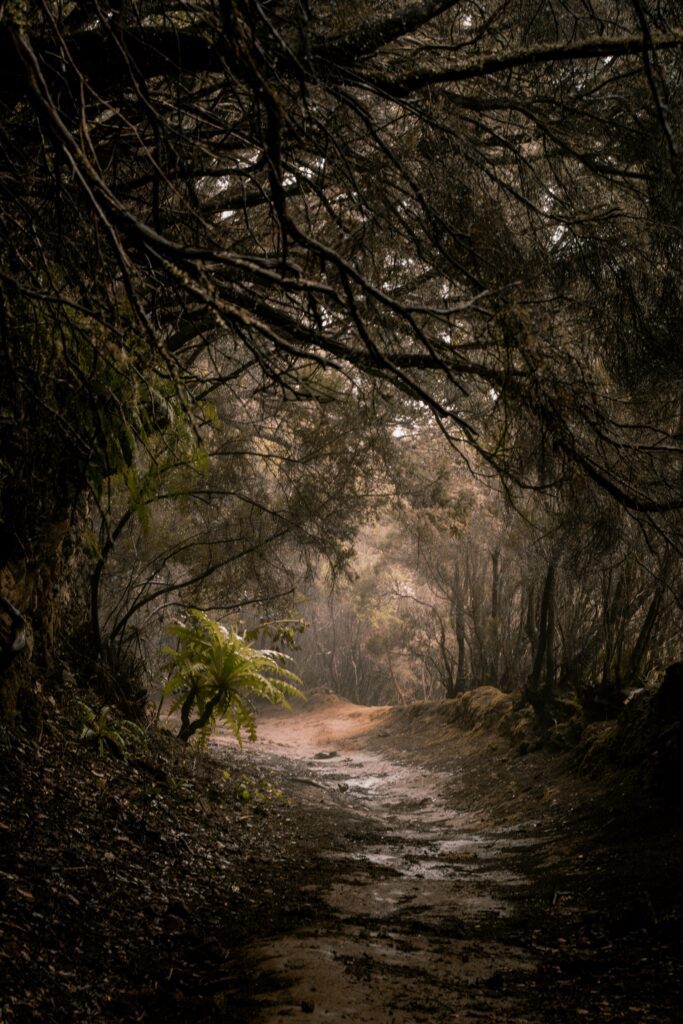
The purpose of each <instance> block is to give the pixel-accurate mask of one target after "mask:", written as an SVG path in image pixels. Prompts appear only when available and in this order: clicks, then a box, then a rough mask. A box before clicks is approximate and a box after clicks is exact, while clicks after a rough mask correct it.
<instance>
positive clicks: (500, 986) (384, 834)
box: [248, 705, 543, 1024]
mask: <svg viewBox="0 0 683 1024" xmlns="http://www.w3.org/2000/svg"><path fill="white" fill-rule="evenodd" d="M380 715H381V713H380V712H377V711H372V710H370V709H360V708H356V707H354V706H353V705H346V706H343V707H341V708H339V707H335V708H334V709H329V708H328V709H323V711H321V712H319V713H317V714H316V713H310V712H309V713H302V714H298V715H296V716H295V717H293V718H288V719H285V718H279V717H277V718H271V719H267V720H266V721H265V722H264V723H263V724H262V726H261V731H260V742H259V744H258V746H259V750H260V754H259V756H260V758H263V759H265V760H266V762H267V763H269V764H270V765H271V766H273V767H275V768H276V769H279V770H280V771H285V772H286V773H287V774H288V775H289V776H290V777H293V779H294V784H295V785H297V784H298V785H299V786H301V787H302V788H304V787H305V788H307V789H308V790H309V791H310V794H311V798H312V799H314V800H316V801H318V802H319V804H320V806H321V809H322V808H325V807H330V806H331V805H332V806H334V808H335V810H336V811H337V813H340V812H343V816H345V818H346V821H345V823H344V825H343V826H342V828H343V831H344V832H345V833H346V835H345V837H343V838H342V837H341V836H340V840H342V841H341V842H340V844H339V847H340V848H337V849H323V850H320V852H319V855H320V857H321V858H322V859H323V860H324V861H327V862H328V868H331V871H329V870H328V871H327V872H325V877H326V879H327V880H328V881H327V885H326V887H325V891H324V892H323V893H322V894H320V893H318V895H319V896H321V898H322V905H319V909H318V911H317V913H316V915H315V916H314V918H313V919H312V920H308V921H305V922H304V923H303V924H302V925H301V926H299V927H298V928H296V929H295V930H294V931H292V932H290V933H289V934H286V935H278V936H274V937H272V938H269V939H268V940H266V941H264V942H260V943H258V944H257V945H253V946H252V947H251V948H250V949H249V950H248V958H249V961H250V965H251V970H252V973H253V975H254V976H255V977H256V979H257V981H256V988H257V989H260V990H261V991H260V994H259V996H258V998H257V1000H256V1008H255V1014H254V1018H253V1019H254V1021H255V1022H258V1024H269V1022H271V1021H272V1022H274V1021H280V1020H291V1021H298V1020H302V1021H303V1020H318V1019H319V1020H324V1021H326V1022H329V1024H336V1022H341V1021H353V1022H358V1024H360V1022H369V1024H370V1022H371V1024H382V1022H385V1021H386V1022H391V1024H414V1022H417V1021H423V1020H425V1021H426V1020H429V1021H443V1022H446V1021H448V1022H449V1024H450V1022H456V1021H457V1022H462V1024H468V1022H473V1021H481V1020H482V1019H488V1020H492V1019H494V1015H495V1018H496V1019H505V1020H517V1021H522V1020H524V1021H528V1022H529V1024H531V1022H534V1021H536V1020H539V1021H540V1020H542V1019H543V1018H542V1017H536V1016H534V1015H530V1009H529V1006H528V1002H529V1001H528V999H527V998H526V991H527V988H528V979H529V977H530V976H532V975H534V974H535V973H536V972H537V968H538V960H537V957H536V956H535V955H534V953H533V951H532V949H531V948H530V945H529V941H528V939H529V938H530V937H531V936H529V935H528V934H526V932H525V925H526V923H527V919H528V906H527V904H528V899H529V885H530V881H529V879H528V878H527V877H525V875H524V874H523V873H522V872H521V871H520V869H519V864H520V861H521V859H522V858H521V856H520V855H521V854H522V853H524V851H530V850H532V849H534V848H536V847H538V846H539V844H540V843H541V840H540V839H539V836H538V831H537V822H535V821H527V822H525V823H523V824H518V825H516V826H507V827H502V828H497V829H495V828H490V827H488V828H487V827H485V826H484V825H483V820H482V815H481V814H476V813H473V812H472V811H459V810H458V809H457V807H454V806H453V805H452V802H451V801H449V800H448V799H447V798H446V795H445V794H446V793H447V792H448V789H449V787H450V786H452V783H453V777H452V774H451V773H445V772H438V771H434V770H426V769H424V768H419V767H416V766H414V765H410V766H407V765H401V764H397V763H396V762H395V761H393V760H392V759H391V758H389V757H387V756H385V755H383V754H381V753H377V752H374V751H371V750H369V749H367V747H366V745H365V743H366V738H367V735H368V734H369V733H370V732H371V731H372V730H373V727H374V728H375V730H376V727H377V723H378V716H380ZM380 734H381V733H380ZM325 755H327V756H325ZM344 839H345V840H346V841H344ZM349 846H351V849H349ZM354 847H355V848H354ZM330 883H331V884H330ZM316 889H317V886H316V884H315V883H313V885H312V886H311V890H312V891H316ZM523 919H524V920H523ZM493 1004H495V1005H493Z"/></svg>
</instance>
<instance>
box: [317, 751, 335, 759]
mask: <svg viewBox="0 0 683 1024" xmlns="http://www.w3.org/2000/svg"><path fill="white" fill-rule="evenodd" d="M313 757H314V759H315V760H316V761H329V760H330V758H331V757H339V754H338V753H337V751H336V750H319V751H318V753H317V754H314V755H313Z"/></svg>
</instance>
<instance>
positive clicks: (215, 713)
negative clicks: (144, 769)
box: [164, 609, 301, 745]
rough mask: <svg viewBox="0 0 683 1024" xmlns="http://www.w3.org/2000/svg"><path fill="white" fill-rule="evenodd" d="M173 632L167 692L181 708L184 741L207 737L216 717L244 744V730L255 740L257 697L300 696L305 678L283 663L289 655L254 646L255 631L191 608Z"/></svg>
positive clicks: (280, 700)
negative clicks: (240, 629) (241, 630)
mask: <svg viewBox="0 0 683 1024" xmlns="http://www.w3.org/2000/svg"><path fill="white" fill-rule="evenodd" d="M267 626H268V623H264V625H263V627H262V629H266V628H267ZM169 632H170V633H172V634H173V636H175V637H176V638H177V646H176V647H175V648H171V647H166V648H165V649H164V650H165V653H166V654H167V655H168V663H167V664H168V668H169V671H170V676H169V679H168V682H167V683H166V686H165V687H164V695H165V696H167V697H172V698H173V699H172V703H171V712H174V711H180V720H181V725H180V730H179V732H178V737H179V738H180V739H182V740H184V741H185V742H187V741H188V740H189V739H191V737H192V736H194V735H195V733H199V739H200V743H205V742H206V740H207V738H208V736H209V734H210V732H211V730H212V729H213V728H214V726H215V724H216V720H217V719H220V720H221V721H223V722H225V724H226V725H227V726H228V728H229V729H230V730H231V731H232V732H233V733H234V735H235V737H236V738H237V740H238V741H239V743H240V745H241V743H242V733H243V732H245V733H246V734H247V736H248V737H249V739H250V740H254V739H255V738H256V719H255V716H254V707H253V703H252V702H253V699H254V698H263V699H265V700H267V701H269V702H270V703H271V704H281V705H285V706H288V698H290V697H299V696H301V692H300V689H299V686H300V685H301V679H300V678H299V677H298V676H297V675H295V674H294V672H290V671H289V670H288V669H286V668H285V667H284V665H283V661H284V660H285V658H286V655H284V654H280V653H279V652H278V651H272V650H258V649H256V648H254V647H252V645H251V643H252V641H253V640H254V639H255V636H254V631H251V632H250V633H248V634H247V633H244V634H242V633H238V632H237V631H236V630H229V629H226V628H225V626H221V625H220V624H219V623H218V622H215V621H214V620H213V619H211V618H209V616H208V615H205V614H204V612H200V611H197V610H196V609H192V610H191V611H190V618H189V621H188V622H186V623H182V622H179V623H176V625H174V626H171V627H170V629H169ZM193 715H194V716H195V717H194V718H193V717H192V716H193Z"/></svg>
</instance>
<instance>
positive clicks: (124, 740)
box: [76, 700, 145, 760]
mask: <svg viewBox="0 0 683 1024" xmlns="http://www.w3.org/2000/svg"><path fill="white" fill-rule="evenodd" d="M76 703H77V704H78V709H79V712H80V715H81V721H82V723H83V726H82V729H81V732H80V734H79V739H80V740H81V742H82V743H90V744H92V745H93V746H96V747H97V752H98V754H99V755H100V757H102V756H103V755H104V753H105V752H109V753H111V754H114V756H115V757H122V758H123V759H124V760H126V756H127V752H128V746H129V744H131V743H133V744H135V745H138V744H141V743H144V740H145V735H144V733H143V731H142V729H141V728H140V726H139V725H136V724H135V722H128V721H116V720H115V719H114V718H113V716H112V709H111V708H110V707H109V705H108V704H105V705H104V707H102V708H101V709H100V710H99V711H98V712H95V711H93V709H92V708H91V707H90V706H89V705H88V704H84V703H83V701H80V700H79V701H77V702H76Z"/></svg>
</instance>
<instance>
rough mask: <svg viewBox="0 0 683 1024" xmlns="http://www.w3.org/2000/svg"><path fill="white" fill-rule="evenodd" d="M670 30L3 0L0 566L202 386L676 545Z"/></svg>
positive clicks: (449, 14) (33, 547)
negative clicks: (382, 406) (494, 478)
mask: <svg viewBox="0 0 683 1024" xmlns="http://www.w3.org/2000/svg"><path fill="white" fill-rule="evenodd" d="M682 48H683V22H682V21H681V16H680V11H679V6H678V5H677V4H675V3H666V2H657V3H654V2H651V0H632V2H628V3H623V2H616V0H594V2H586V0H551V2H548V3H544V4H542V5H539V4H537V3H531V2H528V3H527V2H519V3H517V2H515V3H510V2H509V0H491V2H488V0H484V2H470V0H459V2H458V0H451V2H448V0H415V2H413V3H406V2H394V0H374V2H372V3H371V4H369V5H368V4H363V5H361V4H360V3H355V2H353V3H346V4H343V5H330V4H326V3H318V2H316V0H272V2H264V0H261V2H259V0H196V2H195V0H188V2H175V3H169V4H166V3H164V4H160V3H158V2H156V0H130V2H128V0H123V2H120V3H116V4H114V3H111V4H109V3H104V2H94V3H85V4H81V3H79V4H76V3H70V2H62V0H42V2H40V3H38V4H35V5H28V4H25V3H22V2H21V0H13V2H6V3H5V4H3V5H2V7H1V8H0V54H1V55H2V60H1V62H0V69H1V70H0V105H1V107H2V115H3V116H2V133H3V136H2V143H3V144H2V148H1V150H2V151H1V155H0V199H1V200H2V202H1V209H0V254H1V255H2V260H1V261H0V300H1V308H0V312H1V319H0V324H1V338H2V342H1V343H2V353H3V373H2V377H1V379H0V399H1V405H2V415H1V417H0V481H1V482H0V502H1V506H0V533H1V540H2V550H3V554H2V566H3V567H9V568H10V569H11V572H12V573H13V577H14V579H15V580H16V579H17V578H18V574H19V575H20V572H19V570H18V568H17V567H18V566H21V565H24V566H25V565H26V562H27V560H28V561H29V562H31V560H33V563H40V564H49V563H50V559H53V558H54V557H56V556H55V551H57V549H58V548H59V550H60V557H63V555H64V551H63V547H61V548H60V545H62V540H63V536H64V532H65V531H66V530H68V524H69V523H73V518H74V515H75V514H77V513H78V509H79V508H80V507H81V506H80V505H79V502H80V501H81V500H82V496H83V495H84V494H88V493H89V495H90V502H91V503H93V502H94V503H95V505H96V506H97V507H98V508H99V509H100V515H101V521H102V522H104V523H105V525H106V527H107V529H109V530H111V529H115V520H114V519H112V514H111V508H110V506H111V500H110V499H111V493H110V492H111V480H112V478H113V476H114V475H115V474H116V473H122V472H126V471H127V470H128V469H130V467H133V468H134V469H135V470H136V472H139V471H140V468H141V467H142V468H143V469H144V472H147V471H148V468H149V466H150V465H152V466H155V465H157V464H158V463H159V461H160V460H162V461H163V459H164V458H167V456H168V455H169V453H170V457H171V460H172V458H173V453H174V452H177V451H178V450H180V449H182V450H186V449H187V446H188V445H190V446H191V445H192V444H193V443H194V442H197V441H199V440H200V439H201V438H203V437H204V438H205V436H206V431H207V429H208V430H209V431H210V430H211V429H212V412H211V406H212V400H213V398H214V397H215V396H216V395H217V394H218V393H219V392H220V391H221V389H224V390H225V389H227V393H229V394H233V393H236V392H237V391H239V389H243V390H247V391H249V393H250V394H251V395H252V396H254V398H255V399H256V398H257V400H258V401H259V402H260V401H264V400H266V399H267V400H271V399H270V398H268V396H272V400H273V401H275V400H277V401H281V400H283V399H285V400H288V401H291V402H293V403H297V402H298V403H300V402H302V401H305V402H313V403H315V404H316V405H317V406H319V407H320V408H324V407H326V406H329V405H330V404H331V403H334V402H335V401H337V400H338V399H339V394H340V389H341V391H343V393H344V395H345V400H346V401H351V402H353V400H354V397H355V396H359V395H360V394H361V393H363V394H364V395H365V396H366V403H367V404H368V406H369V404H370V403H371V402H372V401H376V402H379V403H382V402H391V401H394V403H395V406H394V408H395V409H398V407H399V406H400V407H401V410H400V412H396V413H395V415H396V416H397V417H399V418H400V417H401V416H403V417H405V419H406V421H409V420H410V419H411V418H416V417H419V416H420V415H422V414H423V413H424V412H425V411H427V412H429V413H430V414H431V415H432V416H434V417H436V421H437V423H438V425H439V427H440V429H441V430H442V431H443V432H444V434H445V435H446V436H447V438H448V439H449V441H450V443H451V444H452V445H453V447H454V449H455V451H456V452H457V453H458V454H459V455H460V456H461V457H462V458H464V459H465V460H466V461H470V463H471V465H473V466H476V467H478V468H479V469H480V468H481V467H482V466H483V467H488V468H490V469H491V471H495V473H497V474H499V475H500V477H501V479H502V480H503V482H504V484H505V486H506V487H507V488H508V491H509V492H510V493H511V494H512V493H514V492H515V491H516V490H517V489H518V488H520V487H522V488H531V489H533V490H534V491H536V492H538V493H540V494H548V495H556V494H557V493H558V492H559V491H561V490H564V491H569V492H571V493H572V494H573V495H574V501H575V502H576V503H578V504H579V505H590V504H591V503H592V502H594V501H598V502H600V501H602V498H600V497H599V495H601V494H602V495H608V496H609V497H610V498H611V499H613V500H615V501H616V502H617V503H619V504H620V505H621V506H622V507H623V508H625V509H626V510H628V512H629V513H630V514H632V515H633V516H635V517H637V518H638V519H639V521H640V522H641V524H642V525H643V526H645V527H646V528H647V529H648V531H649V535H650V536H653V535H654V534H656V533H660V534H661V533H664V534H665V535H666V537H667V538H668V539H669V540H670V541H673V542H674V543H675V544H679V543H680V508H681V506H682V505H683V496H682V494H681V486H680V485H681V444H680V440H681V422H682V421H681V415H682V413H681V388H680V384H681V346H680V330H681V319H682V316H681V314H682V309H681V298H680V294H679V289H678V280H679V279H680V274H681V251H682V250H681V245H680V223H681V174H680V159H681V151H680V147H681V116H682V105H681V85H682V81H681V75H682V71H683V60H682ZM335 381H336V382H335ZM370 393H372V394H373V395H374V396H375V398H373V399H370V398H369V397H367V396H369V395H370ZM392 393H394V394H396V395H397V396H398V397H397V398H396V399H390V397H389V396H390V395H391V394H392ZM294 429H295V430H296V428H294ZM193 439H194V440H193ZM163 451H165V452H166V453H167V454H166V455H163V454H162V452H163ZM37 481H39V482H40V486H39V488H38V490H39V494H38V495H37V494H36V482H37ZM135 486H137V485H135ZM596 495H598V497H597V498H596V497H595V496H596ZM138 504H139V502H138ZM143 504H144V501H143ZM64 524H66V525H64ZM105 532H106V531H105ZM106 544H107V539H106V537H105V539H104V545H105V546H106ZM33 575H34V576H35V573H34V574H33ZM41 586H42V584H41ZM41 586H38V588H37V589H38V590H40V589H41ZM9 589H10V590H11V588H9ZM34 589H35V588H34ZM43 589H45V588H44V587H43ZM32 602H33V604H34V605H36V604H39V603H40V600H39V598H38V597H36V596H35V594H34V596H33V598H32ZM29 603H30V602H29Z"/></svg>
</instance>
